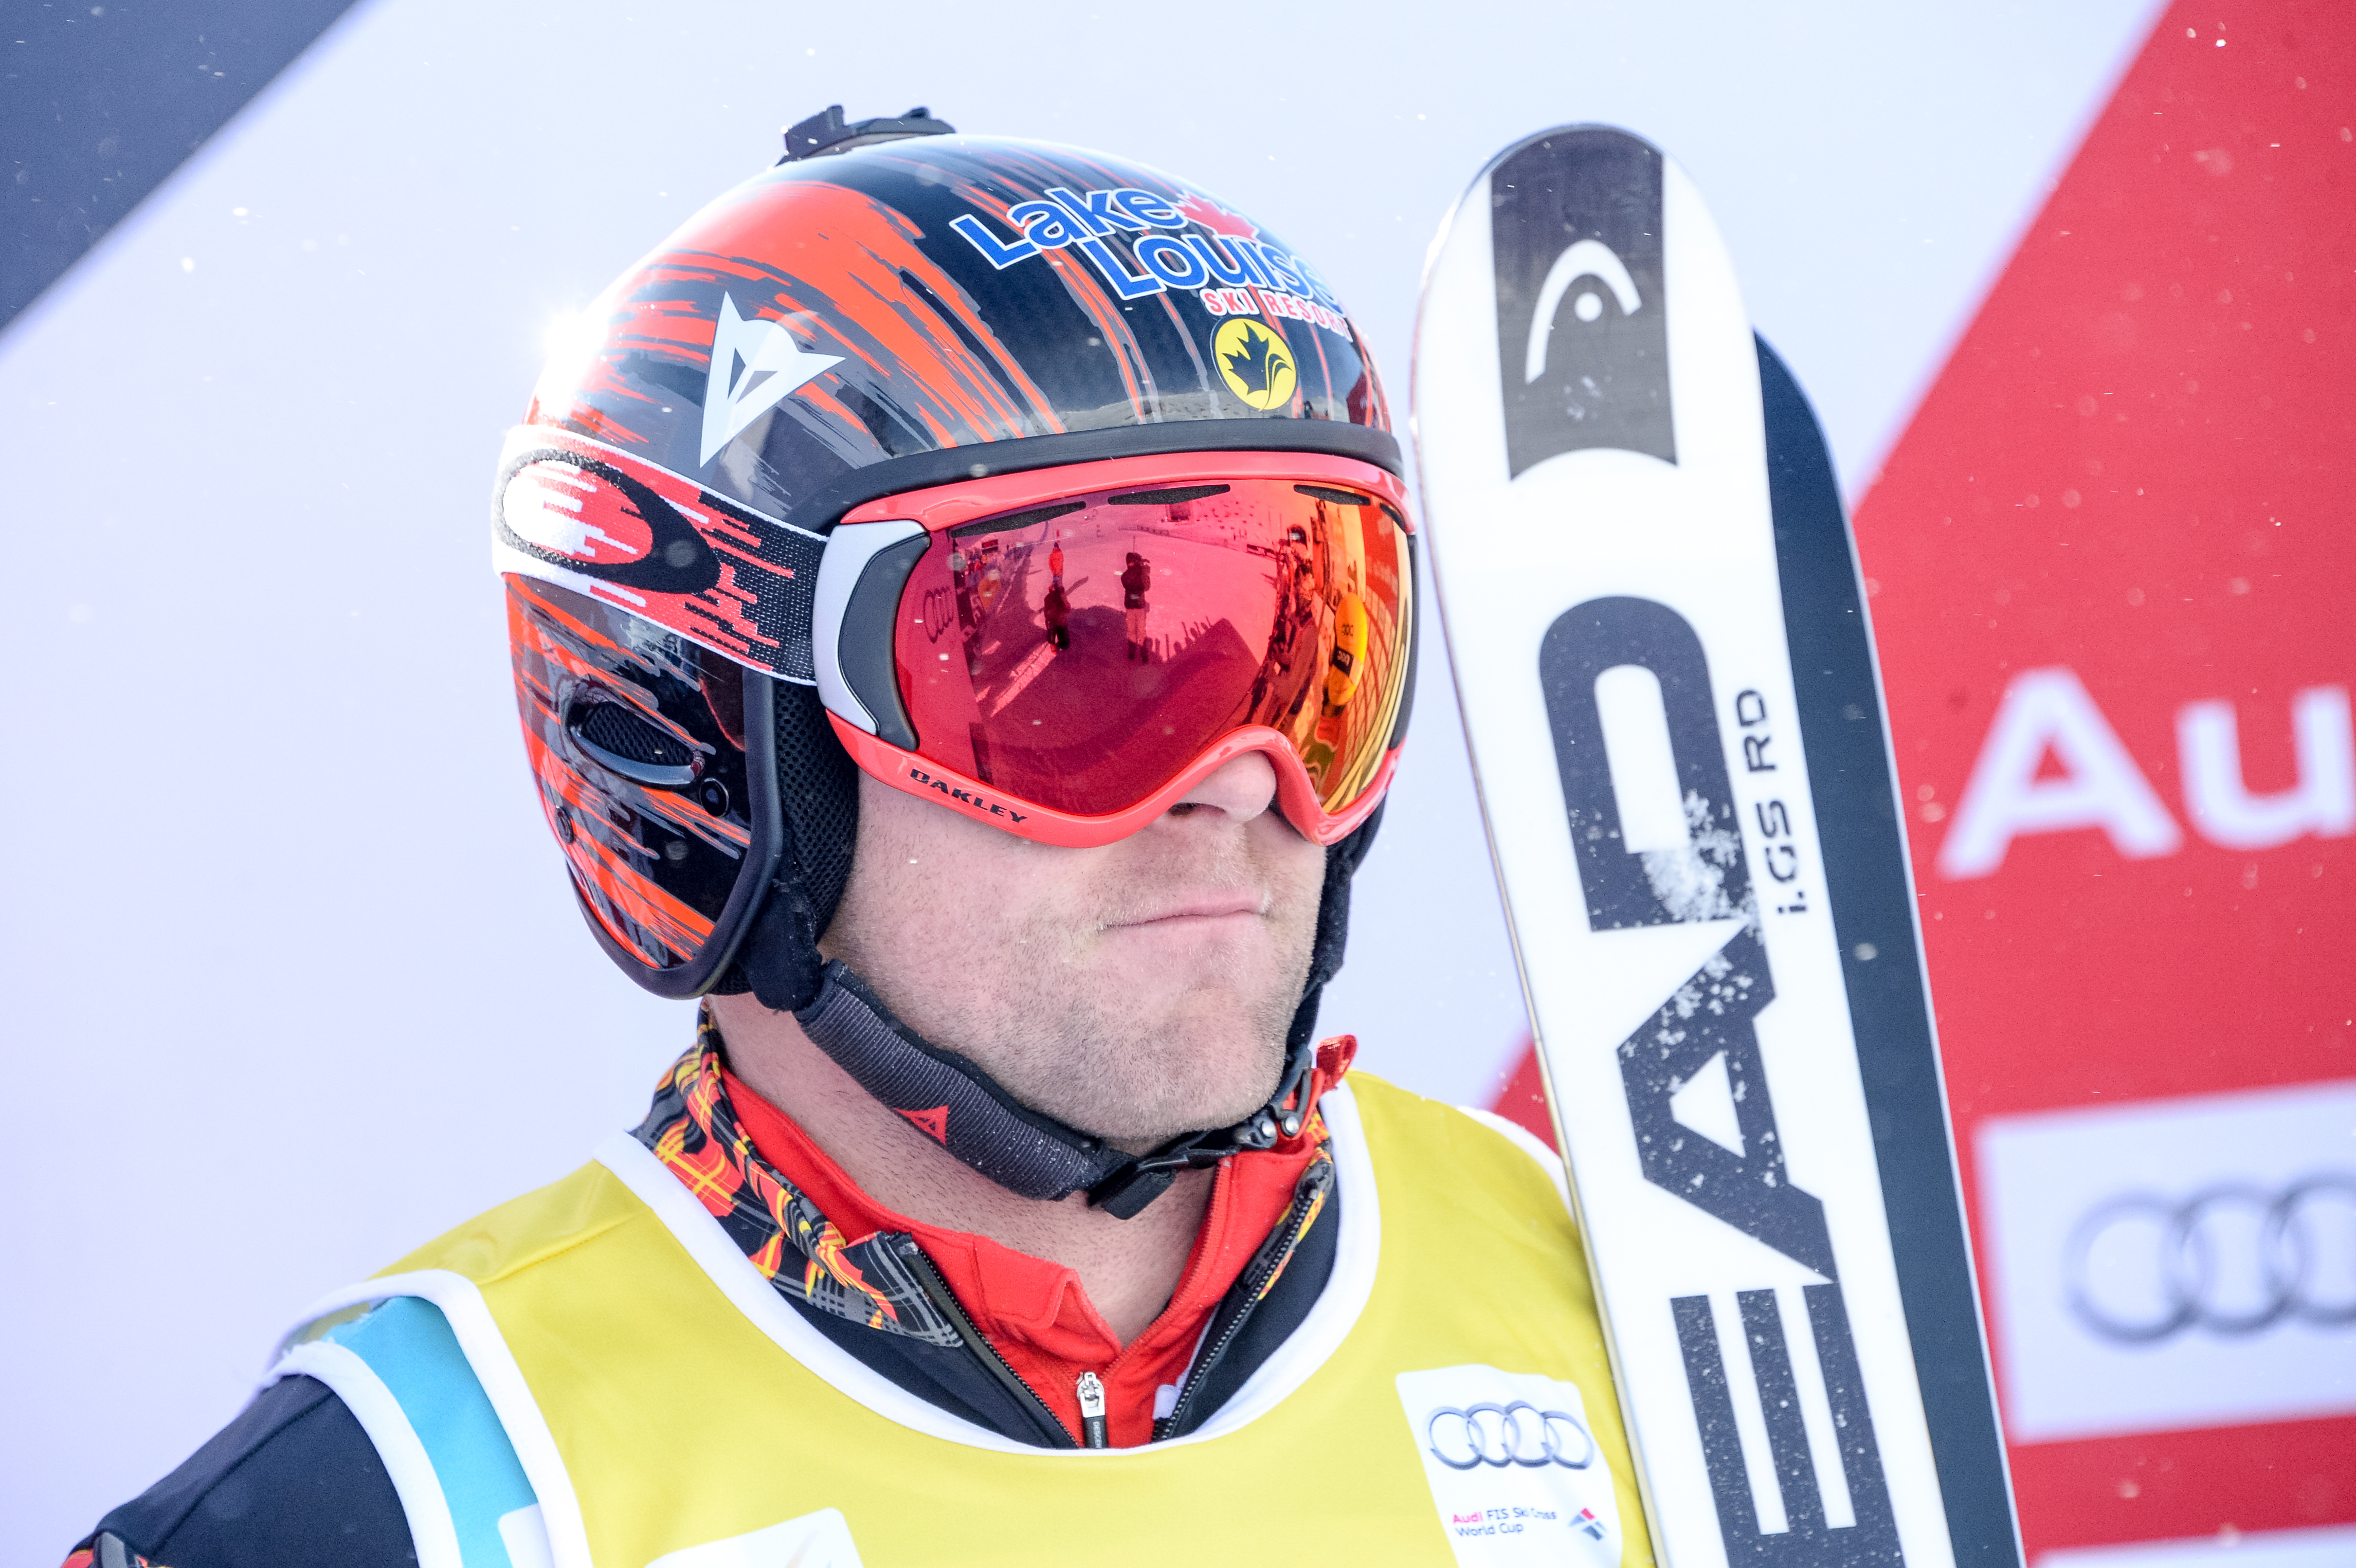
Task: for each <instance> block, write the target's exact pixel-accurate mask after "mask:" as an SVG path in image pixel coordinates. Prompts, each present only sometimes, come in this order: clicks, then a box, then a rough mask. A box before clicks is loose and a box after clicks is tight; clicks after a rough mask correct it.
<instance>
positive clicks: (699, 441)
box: [493, 108, 1412, 1035]
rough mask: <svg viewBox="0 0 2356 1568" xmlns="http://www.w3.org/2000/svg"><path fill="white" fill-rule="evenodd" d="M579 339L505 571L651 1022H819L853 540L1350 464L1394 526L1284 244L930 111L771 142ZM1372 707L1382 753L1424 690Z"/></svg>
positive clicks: (1326, 941)
mask: <svg viewBox="0 0 2356 1568" xmlns="http://www.w3.org/2000/svg"><path fill="white" fill-rule="evenodd" d="M582 320H583V322H584V327H583V330H582V331H581V333H580V335H579V337H578V339H577V342H576V345H575V347H573V348H572V349H571V350H568V351H566V352H562V353H560V354H559V355H558V356H557V357H555V358H554V359H553V360H552V362H551V363H550V364H549V366H548V367H547V368H546V370H545V371H544V372H543V373H542V375H541V379H540V382H539V384H538V386H537V387H536V388H535V389H534V391H533V394H532V399H531V403H530V409H529V411H528V412H527V413H526V415H525V418H524V422H523V423H522V424H521V425H520V426H519V427H518V428H517V429H516V430H515V431H514V432H511V434H510V435H509V440H508V443H507V448H506V451H505V453H504V454H503V456H502V460H501V463H500V466H499V473H498V487H497V491H496V494H495V498H494V502H493V523H494V531H495V535H496V541H495V544H494V557H495V565H496V567H497V569H498V571H500V572H501V573H502V574H503V575H504V578H505V581H506V585H507V593H508V607H509V636H510V643H511V649H512V654H513V667H514V676H515V681H516V691H517V698H518V701H519V705H520V708H521V713H522V720H523V731H524V739H525V744H526V747H527V750H528V752H529V754H530V763H531V768H532V773H533V776H534V779H535V781H536V782H537V784H538V785H539V788H540V792H541V805H542V807H543V809H544V811H545V812H546V814H547V817H548V821H549V824H550V827H551V829H552V831H553V832H554V833H555V835H556V837H557V839H558V841H559V842H560V844H561V845H562V848H563V852H564V855H565V859H566V861H567V864H568V866H569V869H570V870H571V873H572V877H573V886H574V889H575V891H577V892H578V894H579V896H580V900H581V903H582V906H583V911H584V914H585V915H586V916H587V918H588V922H589V925H590V929H591V930H592V932H594V933H595V935H596V937H597V940H598V941H599V943H600V944H602V945H603V946H604V947H605V951H606V953H607V954H608V955H610V956H611V957H612V958H613V959H614V960H615V962H616V964H618V965H620V966H621V967H622V968H623V969H624V970H625V971H626V973H628V974H629V975H630V976H631V977H632V978H633V979H635V980H637V982H638V983H639V984H640V985H642V986H644V987H647V988H648V989H649V990H651V991H654V992H656V993H658V994H659V995H663V996H669V997H692V996H696V995H700V994H701V993H703V992H705V991H708V990H712V989H713V988H715V987H716V988H719V989H723V990H741V989H745V988H748V987H749V988H752V989H755V990H757V991H758V992H759V993H760V994H761V997H762V999H763V1000H764V1001H766V1002H768V1003H769V1004H770V1005H772V1006H776V1007H786V1008H794V1007H799V1006H800V1005H802V1004H803V1003H804V1002H806V1001H807V1000H808V999H809V997H810V996H811V995H813V994H815V992H816V989H817V986H818V958H817V952H816V944H817V939H818V936H819V933H820V932H821V931H823V929H824V928H825V926H826V924H827V923H828V921H829V920H830V918H831V916H832V913H833V911H834V908H835V905H836V904H837V902H838V901H840V899H841V893H842V890H843V886H844V883H845V881H846V880H847V878H848V876H849V873H850V867H851V843H852V838H853V835H854V832H855V828H856V823H857V799H858V796H857V790H856V787H855V786H856V773H855V770H854V766H853V764H852V763H851V759H850V757H849V755H848V754H847V753H846V752H845V751H844V749H843V747H842V745H841V743H840V741H838V739H837V735H836V733H835V732H834V731H832V730H830V724H829V720H828V718H827V712H826V707H825V706H824V705H822V702H821V698H820V692H819V685H820V684H821V682H822V681H823V680H825V679H827V678H829V677H831V678H832V679H833V680H834V682H835V684H836V685H837V687H843V685H844V683H845V682H846V681H848V682H851V684H852V685H855V684H856V681H857V678H858V676H857V672H856V671H847V670H845V669H843V668H841V661H840V660H839V659H838V658H837V657H836V654H835V650H834V649H833V648H832V646H831V645H828V646H826V647H822V648H819V650H818V652H817V654H816V655H814V652H813V625H814V622H824V623H825V624H827V625H828V626H832V625H834V624H836V623H838V622H840V621H841V618H842V617H843V616H844V615H845V614H846V613H858V605H857V604H856V603H852V604H851V605H850V606H849V607H848V609H846V606H845V604H844V603H840V602H838V603H834V604H833V605H832V606H831V607H827V606H822V605H821V604H820V603H819V596H820V594H821V593H822V592H824V590H823V589H822V587H821V584H820V581H819V580H820V577H821V570H820V569H821V566H822V563H823V562H824V561H825V560H826V556H827V549H828V543H829V539H830V535H832V534H833V532H834V530H835V528H836V525H837V524H838V523H839V522H840V521H841V520H842V519H843V518H844V517H845V515H846V514H847V513H850V512H851V511H853V510H854V509H855V508H858V507H861V506H862V505H864V504H866V503H869V502H873V501H875V500H877V499H878V498H880V497H884V496H898V495H901V494H903V493H906V492H911V491H917V490H922V489H925V488H926V487H927V486H936V485H947V484H950V483H953V482H958V481H963V480H968V479H981V478H985V477H991V476H999V475H1019V474H1023V473H1026V472H1031V471H1037V470H1044V469H1050V468H1060V467H1065V466H1067V465H1076V464H1105V463H1107V462H1108V461H1111V460H1125V459H1136V458H1141V457H1152V456H1162V455H1169V454H1183V453H1223V452H1225V453H1262V454H1266V453H1275V454H1296V455H1297V456H1298V458H1299V461H1301V463H1314V464H1325V465H1326V466H1325V467H1323V468H1319V469H1316V470H1315V472H1316V473H1324V472H1328V471H1330V470H1331V469H1332V468H1333V465H1334V464H1355V465H1359V466H1358V467H1357V468H1353V469H1350V470H1349V471H1350V472H1359V471H1361V470H1362V471H1363V473H1364V474H1365V475H1366V476H1367V483H1366V484H1365V485H1363V486H1362V488H1364V489H1365V491H1366V492H1367V496H1369V497H1372V496H1376V493H1377V492H1381V493H1383V494H1387V495H1389V496H1393V497H1394V499H1396V497H1397V496H1398V478H1397V476H1398V475H1399V474H1400V473H1401V471H1402V465H1401V460H1400V454H1399V449H1398V443H1397V442H1396V441H1395V440H1394V439H1393V437H1392V434H1391V431H1390V420H1389V416H1388V412H1387V408H1386V404H1385V400H1384V396H1383V391H1382V386H1381V383H1380V381H1379V380H1378V379H1377V378H1376V372H1375V368H1374V364H1373V361H1372V358H1371V357H1370V356H1369V354H1368V352H1367V350H1366V347H1365V343H1364V341H1363V339H1362V338H1361V336H1359V333H1358V331H1357V329H1356V327H1355V325H1353V324H1352V322H1351V321H1350V318H1349V315H1348V313H1347V312H1346V310H1345V309H1344V307H1343V305H1342V304H1341V302H1340V301H1339V300H1337V299H1335V298H1334V297H1333V293H1332V291H1331V290H1330V289H1329V288H1327V286H1326V285H1325V283H1324V281H1323V279H1322V278H1321V277H1320V276H1319V275H1318V273H1317V272H1315V271H1314V270H1313V269H1312V268H1311V266H1310V265H1309V264H1308V263H1307V262H1306V261H1302V260H1301V258H1300V257H1299V256H1298V255H1296V254H1295V253H1294V252H1293V251H1291V250H1290V248H1288V247H1287V246H1285V245H1284V244H1283V243H1282V242H1281V241H1280V240H1277V239H1276V238H1275V237H1274V236H1273V235H1271V234H1270V233H1269V232H1268V231H1267V230H1266V229H1262V228H1260V227H1259V226H1258V224H1256V223H1254V222H1252V221H1251V220H1250V219H1247V218H1245V217H1244V216H1242V215H1241V214H1239V213H1237V211H1235V210H1234V209H1233V208H1229V207H1228V206H1226V204H1224V203H1222V202H1220V201H1218V200H1217V199H1215V197H1211V196H1209V195H1207V194H1205V192H1203V191H1200V190H1198V189H1196V188H1194V187H1192V186H1189V185H1186V184H1184V183H1183V182H1182V181H1179V180H1176V179H1173V178H1172V177H1171V176H1167V175H1163V174H1160V173H1157V172H1155V171H1153V170H1151V169H1148V168H1144V167H1141V166H1139V165H1132V164H1127V163H1123V162H1120V161H1119V160H1117V159H1113V158H1109V157H1107V156H1104V155H1100V154H1096V153H1089V152H1083V151H1079V150H1076V149H1074V148H1068V147H1060V146H1054V145H1049V144H1041V143H1033V142H1020V141H1008V140H998V139H989V138H980V137H972V136H961V135H958V134H955V133H953V132H952V130H951V128H950V127H949V126H948V125H946V124H944V123H941V122H939V121H937V120H934V119H932V118H931V116H930V114H929V112H927V111H925V110H921V109H919V110H912V111H911V112H909V113H908V114H907V115H905V116H903V117H901V118H899V119H896V120H889V121H865V122H860V123H855V124H846V123H844V122H843V120H842V118H841V111H840V109H839V108H836V109H830V110H829V111H827V112H825V113H824V114H821V115H818V116H815V117H813V118H812V119H810V120H809V121H805V122H803V123H800V124H798V125H796V126H794V127H793V128H792V129H791V130H789V131H788V132H787V154H786V156H785V157H784V158H783V159H781V160H780V161H779V162H778V163H777V164H776V166H774V167H772V168H770V169H768V170H766V171H765V172H764V173H762V174H760V175H758V176H755V177H754V178H752V179H750V180H747V181H745V182H744V184H742V185H740V186H738V187H736V188H734V190H731V191H729V192H728V193H727V194H725V195H724V196H723V197H720V198H719V199H718V200H716V201H714V202H712V204H711V205H709V206H708V207H706V208H703V209H702V210H701V212H698V213H697V214H696V215H695V216H694V217H692V218H691V219H689V220H688V221H687V222H686V223H685V224H683V225H681V226H680V229H678V231H677V232H675V233H673V234H672V235H671V236H670V237H669V239H668V240H664V241H663V242H662V243H661V244H660V245H659V246H657V247H656V248H655V250H654V251H652V252H651V253H650V254H648V256H647V257H646V258H645V259H644V260H642V261H639V262H637V264H636V265H634V266H633V267H631V268H630V269H629V271H628V272H626V273H624V275H623V276H622V277H621V278H620V279H619V280H618V281H616V283H614V284H613V285H612V286H611V287H610V288H608V289H607V290H606V291H605V293H603V294H602V295H600V296H599V297H598V299H597V300H596V302H595V303H594V304H593V305H592V306H591V307H590V309H589V311H588V312H587V313H585V314H584V317H583V318H582ZM1304 472H1308V471H1306V470H1305V471H1304ZM1311 476H1312V477H1313V476H1314V475H1313V474H1312V475H1311ZM1296 488H1301V492H1302V494H1304V495H1323V494H1326V493H1327V491H1324V490H1320V489H1318V488H1317V487H1316V486H1314V485H1310V486H1307V487H1301V486H1296ZM1344 498H1345V499H1346V498H1347V497H1344ZM1361 504H1362V505H1365V506H1368V507H1372V506H1374V505H1375V504H1376V503H1375V501H1373V500H1372V499H1367V500H1365V501H1362V503H1361ZM1382 508H1383V510H1384V511H1385V512H1387V514H1388V515H1389V516H1390V517H1391V518H1392V519H1393V520H1394V521H1398V520H1399V513H1398V510H1397V509H1395V506H1394V504H1393V503H1392V502H1384V503H1382ZM1373 515H1374V514H1373V513H1372V512H1369V513H1368V516H1373ZM1402 527H1404V525H1403V524H1402ZM1401 548H1402V550H1403V549H1404V545H1403V544H1402V547H1401ZM837 575H838V576H840V575H841V573H840V572H838V573H837ZM904 575H905V570H904ZM1398 578H1399V580H1400V581H1405V571H1404V568H1403V567H1402V568H1401V570H1400V571H1399V573H1398ZM1406 592H1407V596H1408V598H1410V599H1411V597H1412V594H1411V587H1410V588H1409V589H1408V590H1406ZM854 597H855V594H854ZM837 599H838V601H840V600H841V594H838V595H837ZM829 617H831V619H829ZM1404 640H1405V641H1406V643H1407V645H1408V649H1407V653H1411V644H1412V638H1411V635H1410V636H1408V637H1407V638H1406V639H1404ZM1407 653H1402V655H1401V656H1400V657H1401V661H1402V662H1404V660H1405V658H1406V657H1407ZM1392 685H1393V687H1394V688H1397V692H1395V693H1394V706H1395V707H1396V709H1397V712H1396V715H1395V717H1394V716H1393V715H1392V714H1391V713H1390V711H1389V710H1388V709H1386V712H1385V718H1384V723H1385V724H1386V725H1387V726H1389V732H1390V734H1391V740H1390V742H1389V744H1390V745H1391V746H1393V747H1394V748H1395V746H1396V743H1397V737H1398V733H1399V732H1401V731H1403V730H1404V719H1405V703H1404V699H1403V698H1402V697H1399V696H1398V693H1399V692H1404V691H1405V690H1406V689H1408V688H1411V674H1404V673H1403V674H1398V675H1395V676H1394V677H1392ZM836 706H837V707H838V709H841V704H840V703H838V704H837V705H836ZM1311 712H1312V718H1313V716H1314V712H1315V707H1314V705H1313V704H1312V705H1311ZM1382 778H1383V779H1384V780H1386V781H1387V770H1386V771H1385V772H1384V773H1383V774H1382ZM1375 795H1376V798H1378V796H1379V788H1377V789H1376V792H1375ZM1360 810H1361V812H1362V816H1360V817H1358V818H1355V819H1353V820H1355V821H1356V822H1357V826H1355V827H1354V828H1353V829H1352V830H1351V831H1349V832H1348V834H1347V836H1346V837H1343V838H1342V839H1340V841H1338V842H1337V843H1335V844H1333V846H1332V848H1331V850H1330V851H1329V856H1328V866H1329V871H1328V881H1327V890H1326V900H1325V908H1324V910H1323V913H1322V915H1321V919H1320V923H1319V940H1318V948H1317V957H1316V959H1315V962H1314V965H1313V966H1312V975H1311V983H1310V987H1309V992H1308V996H1307V997H1306V998H1305V1000H1304V1005H1303V1009H1302V1017H1301V1019H1300V1020H1297V1022H1296V1029H1295V1033H1296V1034H1297V1035H1298V1034H1301V1033H1302V1032H1303V1031H1305V1030H1306V1029H1308V1028H1310V1027H1311V1024H1312V1022H1313V1016H1314V1008H1315V1002H1316V997H1317V992H1318V990H1319V988H1320V987H1322V985H1323V982H1324V980H1325V979H1326V978H1328V977H1329V976H1331V974H1332V973H1333V969H1334V968H1336V967H1338V965H1339V963H1340V957H1341V942H1342V934H1343V931H1344V922H1345V918H1346V908H1347V891H1348V878H1349V875H1350V872H1351V870H1352V869H1355V865H1356V863H1357V861H1358V859H1359V857H1360V856H1361V855H1362V854H1363V853H1364V851H1365V845H1366V843H1367V841H1368V839H1369V838H1370V837H1371V836H1372V833H1373V830H1374V827H1375V823H1376V818H1377V817H1378V816H1379V811H1378V807H1377V806H1376V805H1375V802H1374V800H1368V801H1366V802H1365V803H1363V804H1362V805H1361V807H1360ZM1337 831H1338V829H1337ZM748 939H749V940H748Z"/></svg>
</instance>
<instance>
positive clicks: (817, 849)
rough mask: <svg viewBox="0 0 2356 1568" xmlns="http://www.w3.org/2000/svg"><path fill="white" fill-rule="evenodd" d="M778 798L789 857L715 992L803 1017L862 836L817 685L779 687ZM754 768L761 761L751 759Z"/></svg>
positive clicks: (853, 779) (843, 755)
mask: <svg viewBox="0 0 2356 1568" xmlns="http://www.w3.org/2000/svg"><path fill="white" fill-rule="evenodd" d="M775 690H776V715H777V720H776V759H775V763H774V765H775V766H776V770H777V800H778V805H779V807H780V809H779V812H778V816H779V817H780V818H781V822H780V826H781V827H783V828H784V830H785V840H786V841H785V852H784V853H783V854H782V855H780V856H779V857H778V859H777V870H776V878H775V880H773V881H772V882H771V884H770V887H769V894H768V897H766V899H764V900H763V901H761V908H760V910H759V912H757V913H756V914H755V916H754V920H753V929H752V930H751V931H750V932H749V933H746V936H745V941H744V946H743V947H742V948H740V949H738V951H737V955H736V962H735V963H734V964H733V965H730V966H729V968H728V972H727V973H726V975H724V976H723V977H722V978H721V980H720V983H719V984H717V985H715V986H714V987H712V989H713V990H714V991H716V992H718V993H720V994H721V995H723V996H729V995H734V994H736V993H738V992H743V991H750V992H752V993H753V994H754V995H755V997H759V998H760V1001H761V1004H762V1005H763V1006H764V1007H768V1008H776V1009H777V1010H779V1011H781V1012H799V1011H800V1010H801V1009H802V1008H806V1007H808V1006H809V1005H810V1003H811V1002H812V1001H814V1000H816V999H817V997H818V993H819V984H820V972H821V971H822V970H823V969H824V968H825V966H826V961H825V960H824V959H822V958H820V957H819V951H818V939H819V936H820V935H821V934H822V933H824V932H825V930H826V928H827V926H828V924H829V923H831V922H832V921H833V919H834V912H835V910H836V909H837V908H838V907H840V906H841V902H842V892H843V890H844V889H845V888H846V887H848V886H849V885H850V883H851V849H852V847H853V846H854V845H855V844H856V843H857V841H858V837H859V769H858V766H857V764H855V763H852V762H851V753H849V752H845V751H844V750H843V749H842V742H841V741H837V740H836V739H835V738H834V731H833V729H832V727H831V726H830V724H829V723H828V722H827V717H826V709H825V708H824V707H823V706H821V705H820V703H819V695H818V688H816V687H811V686H799V685H796V684H794V683H793V682H790V681H783V680H781V681H778V682H776V686H775ZM748 765H752V766H757V765H759V764H758V763H755V762H752V761H751V760H750V759H748Z"/></svg>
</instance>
